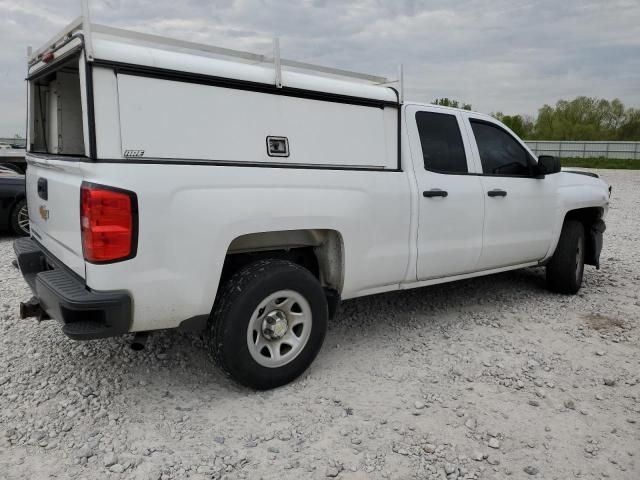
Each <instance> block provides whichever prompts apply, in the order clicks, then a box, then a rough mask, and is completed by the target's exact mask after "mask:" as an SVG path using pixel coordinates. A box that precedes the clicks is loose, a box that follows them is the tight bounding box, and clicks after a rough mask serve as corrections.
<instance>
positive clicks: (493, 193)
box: [487, 188, 507, 197]
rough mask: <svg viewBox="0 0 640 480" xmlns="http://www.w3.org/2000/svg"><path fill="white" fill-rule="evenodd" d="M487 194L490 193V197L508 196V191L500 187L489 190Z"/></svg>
mask: <svg viewBox="0 0 640 480" xmlns="http://www.w3.org/2000/svg"><path fill="white" fill-rule="evenodd" d="M487 195H489V196H490V197H506V196H507V192H505V191H504V190H500V189H499V188H496V189H495V190H489V191H488V192H487Z"/></svg>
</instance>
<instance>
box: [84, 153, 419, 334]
mask: <svg viewBox="0 0 640 480" xmlns="http://www.w3.org/2000/svg"><path fill="white" fill-rule="evenodd" d="M85 168H86V171H85V172H84V178H85V180H86V181H90V182H91V181H95V182H96V183H102V184H109V185H113V186H117V187H120V188H125V189H128V190H131V191H134V192H136V193H137V195H138V203H139V205H138V207H139V237H138V253H137V256H136V257H135V258H134V259H131V260H128V261H125V262H122V263H114V264H110V265H92V264H88V263H87V265H86V275H87V277H86V280H87V285H88V286H89V287H91V288H93V289H97V290H112V289H116V290H121V289H124V290H128V291H130V292H131V293H132V296H133V298H134V322H133V330H151V329H159V328H170V327H175V326H177V325H178V324H179V323H180V321H182V320H185V319H187V318H190V317H192V316H197V315H203V314H208V313H209V312H210V310H211V307H212V306H213V301H214V298H215V295H216V292H217V289H218V281H219V278H220V274H221V270H222V265H223V262H224V258H225V255H226V252H227V249H228V247H229V245H230V243H231V242H232V241H233V239H235V238H236V237H238V236H240V235H245V234H248V233H256V232H268V231H279V230H295V229H332V230H336V231H338V232H339V233H340V235H341V237H342V241H343V251H344V288H343V291H342V296H343V298H350V297H354V296H358V294H359V293H360V292H363V291H365V290H369V289H372V288H376V287H381V286H384V285H389V284H393V283H398V282H400V281H402V280H404V277H405V273H406V270H407V264H408V261H409V230H410V217H411V210H410V190H409V180H408V176H407V174H406V173H405V172H376V171H344V170H322V169H289V168H256V167H227V166H224V167H223V166H213V165H203V166H200V165H155V164H108V163H95V164H86V165H85Z"/></svg>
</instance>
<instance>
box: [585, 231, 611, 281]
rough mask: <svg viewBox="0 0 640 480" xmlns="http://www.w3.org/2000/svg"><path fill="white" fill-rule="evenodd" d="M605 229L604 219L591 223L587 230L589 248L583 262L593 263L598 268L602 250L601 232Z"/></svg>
mask: <svg viewBox="0 0 640 480" xmlns="http://www.w3.org/2000/svg"><path fill="white" fill-rule="evenodd" d="M606 229H607V226H606V225H605V223H604V221H603V220H602V219H598V220H596V221H595V222H593V224H592V225H591V229H590V230H589V247H590V248H589V250H588V252H587V253H588V257H587V258H586V259H585V263H586V264H588V265H595V266H596V269H598V270H599V269H600V252H601V251H602V234H603V233H604V231H605V230H606Z"/></svg>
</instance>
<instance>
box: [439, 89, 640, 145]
mask: <svg viewBox="0 0 640 480" xmlns="http://www.w3.org/2000/svg"><path fill="white" fill-rule="evenodd" d="M432 103H433V104H435V105H444V106H450V107H457V108H463V109H465V110H471V105H470V104H468V103H464V102H459V101H458V100H451V99H449V98H437V99H435V100H434V101H433V102H432ZM491 115H492V116H493V117H495V118H497V119H498V120H500V121H501V122H502V123H504V124H505V125H506V126H508V127H509V128H510V129H511V130H513V131H514V132H515V133H516V135H518V136H519V137H521V138H523V139H525V140H606V141H616V140H619V141H640V109H637V108H625V106H624V104H623V103H622V102H621V101H620V100H619V99H617V98H614V99H613V100H611V101H609V100H606V99H604V98H594V97H576V98H574V99H573V100H559V101H558V102H557V103H556V104H555V106H552V105H544V106H543V107H542V108H540V109H539V110H538V116H537V117H535V118H534V117H532V116H530V115H518V114H516V115H505V114H504V113H502V112H495V113H492V114H491Z"/></svg>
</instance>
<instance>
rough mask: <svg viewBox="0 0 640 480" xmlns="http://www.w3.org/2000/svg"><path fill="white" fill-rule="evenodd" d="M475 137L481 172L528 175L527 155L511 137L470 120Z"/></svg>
mask: <svg viewBox="0 0 640 480" xmlns="http://www.w3.org/2000/svg"><path fill="white" fill-rule="evenodd" d="M471 128H472V129H473V135H474V136H475V137H476V143H477V144H478V150H479V152H480V161H481V162H482V172H483V173H486V174H490V175H518V176H526V175H529V174H530V165H531V162H530V160H529V154H528V153H527V151H526V150H525V149H524V148H522V145H520V144H519V143H518V142H517V141H516V140H515V139H514V138H513V137H512V136H511V135H509V134H508V133H507V132H505V131H504V130H502V129H501V128H499V127H497V126H494V125H491V124H489V123H485V122H479V121H476V120H471Z"/></svg>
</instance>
